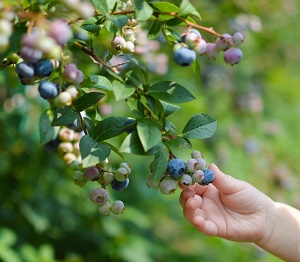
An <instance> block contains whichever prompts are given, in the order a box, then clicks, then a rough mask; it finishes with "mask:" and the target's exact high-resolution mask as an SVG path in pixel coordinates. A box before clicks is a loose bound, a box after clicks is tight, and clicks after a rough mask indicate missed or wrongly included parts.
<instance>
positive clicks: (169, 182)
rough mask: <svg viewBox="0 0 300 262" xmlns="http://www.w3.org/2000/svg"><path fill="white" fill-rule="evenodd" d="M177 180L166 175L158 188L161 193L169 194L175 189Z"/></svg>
mask: <svg viewBox="0 0 300 262" xmlns="http://www.w3.org/2000/svg"><path fill="white" fill-rule="evenodd" d="M177 186H178V185H177V181H176V180H174V179H173V178H171V177H166V178H165V179H163V180H162V181H161V182H160V185H159V189H160V192H161V193H162V194H165V195H169V194H172V193H174V192H175V191H176V189H177Z"/></svg>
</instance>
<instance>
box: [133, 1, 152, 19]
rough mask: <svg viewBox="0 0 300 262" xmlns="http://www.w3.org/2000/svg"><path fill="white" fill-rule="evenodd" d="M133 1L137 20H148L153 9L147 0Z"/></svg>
mask: <svg viewBox="0 0 300 262" xmlns="http://www.w3.org/2000/svg"><path fill="white" fill-rule="evenodd" d="M133 3H134V6H135V18H136V20H137V21H146V20H148V19H149V18H150V17H151V15H152V13H153V9H152V7H151V6H150V5H149V4H148V3H147V2H146V1H145V0H133Z"/></svg>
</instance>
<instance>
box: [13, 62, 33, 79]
mask: <svg viewBox="0 0 300 262" xmlns="http://www.w3.org/2000/svg"><path fill="white" fill-rule="evenodd" d="M16 72H17V74H18V76H19V77H20V78H21V79H28V78H31V77H34V74H35V72H34V66H33V65H32V64H30V63H26V62H21V63H19V64H17V66H16Z"/></svg>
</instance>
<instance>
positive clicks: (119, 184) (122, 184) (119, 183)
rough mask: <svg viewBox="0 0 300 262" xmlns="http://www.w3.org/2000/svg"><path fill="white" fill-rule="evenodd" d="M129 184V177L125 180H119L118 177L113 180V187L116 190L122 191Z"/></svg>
mask: <svg viewBox="0 0 300 262" xmlns="http://www.w3.org/2000/svg"><path fill="white" fill-rule="evenodd" d="M128 184H129V178H126V179H125V180H124V181H118V180H117V179H114V180H113V181H111V187H112V189H113V190H115V191H122V190H124V189H125V188H127V186H128Z"/></svg>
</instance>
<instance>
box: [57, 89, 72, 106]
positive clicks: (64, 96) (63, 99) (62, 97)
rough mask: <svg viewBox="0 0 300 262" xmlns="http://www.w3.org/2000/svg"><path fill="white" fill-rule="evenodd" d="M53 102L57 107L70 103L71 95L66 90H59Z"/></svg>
mask: <svg viewBox="0 0 300 262" xmlns="http://www.w3.org/2000/svg"><path fill="white" fill-rule="evenodd" d="M54 104H55V105H56V106H57V107H65V106H69V105H71V104H72V96H71V95H70V93H68V92H65V91H63V92H61V93H60V94H59V95H58V96H57V97H55V99H54Z"/></svg>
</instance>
